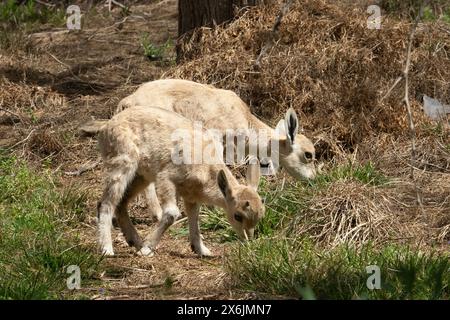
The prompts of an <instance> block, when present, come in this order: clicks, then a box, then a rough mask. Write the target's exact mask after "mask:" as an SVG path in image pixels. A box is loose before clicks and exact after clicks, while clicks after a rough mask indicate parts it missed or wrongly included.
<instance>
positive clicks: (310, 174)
mask: <svg viewBox="0 0 450 320" xmlns="http://www.w3.org/2000/svg"><path fill="white" fill-rule="evenodd" d="M298 128H299V123H298V118H297V114H296V113H295V111H294V109H292V108H290V109H289V110H288V111H287V112H286V116H285V118H284V119H283V120H280V122H278V125H277V127H276V128H275V132H276V134H278V137H279V155H280V159H279V161H280V164H281V166H283V167H284V168H285V169H286V171H287V172H288V173H289V174H290V175H291V176H293V177H294V178H296V179H314V178H315V176H316V167H315V163H314V162H315V158H316V154H315V149H314V145H313V143H312V142H311V140H309V139H308V138H307V137H305V136H304V135H302V134H299V133H298Z"/></svg>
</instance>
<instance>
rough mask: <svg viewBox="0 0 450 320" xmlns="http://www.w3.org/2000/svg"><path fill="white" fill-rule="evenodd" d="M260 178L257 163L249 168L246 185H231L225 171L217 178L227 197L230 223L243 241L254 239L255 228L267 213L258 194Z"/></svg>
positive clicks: (226, 209) (227, 211) (221, 189)
mask: <svg viewBox="0 0 450 320" xmlns="http://www.w3.org/2000/svg"><path fill="white" fill-rule="evenodd" d="M259 178H260V171H259V162H257V161H255V162H253V163H252V164H250V165H249V166H248V169H247V175H246V180H247V184H246V185H239V184H237V185H231V184H230V180H229V178H228V177H227V175H226V173H225V171H224V170H220V171H219V174H218V176H217V183H218V185H219V188H220V191H221V192H222V194H223V196H224V197H225V202H226V208H225V211H226V214H227V218H228V221H229V222H230V224H231V226H232V227H233V229H234V230H235V232H236V233H237V234H238V236H239V237H240V238H241V239H245V240H248V239H251V238H253V235H254V232H255V226H256V224H257V223H258V221H259V220H260V219H261V218H262V217H263V216H264V213H265V207H264V204H263V202H262V200H261V198H260V196H259V195H258V193H257V189H258V184H259Z"/></svg>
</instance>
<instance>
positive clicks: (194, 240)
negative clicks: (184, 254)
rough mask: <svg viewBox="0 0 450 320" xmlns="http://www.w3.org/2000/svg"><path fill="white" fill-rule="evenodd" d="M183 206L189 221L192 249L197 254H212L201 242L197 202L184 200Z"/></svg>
mask: <svg viewBox="0 0 450 320" xmlns="http://www.w3.org/2000/svg"><path fill="white" fill-rule="evenodd" d="M184 206H185V209H186V215H187V217H188V221H189V240H190V242H191V249H192V251H194V252H195V253H196V254H198V255H199V256H205V257H209V256H212V255H213V254H212V253H211V251H209V249H208V248H207V247H206V246H205V245H204V244H203V241H202V237H201V234H200V227H199V224H198V218H199V213H200V206H199V205H198V204H197V203H190V202H187V201H184Z"/></svg>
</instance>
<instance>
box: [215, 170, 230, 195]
mask: <svg viewBox="0 0 450 320" xmlns="http://www.w3.org/2000/svg"><path fill="white" fill-rule="evenodd" d="M217 184H218V185H219V189H220V192H222V194H223V196H224V197H225V198H228V196H230V195H231V190H230V185H229V184H228V179H227V175H226V174H225V171H223V170H220V171H219V174H218V175H217Z"/></svg>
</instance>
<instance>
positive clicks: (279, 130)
mask: <svg viewBox="0 0 450 320" xmlns="http://www.w3.org/2000/svg"><path fill="white" fill-rule="evenodd" d="M275 133H276V134H278V135H279V136H285V135H286V128H285V126H284V119H283V120H280V121H278V124H277V126H276V127H275Z"/></svg>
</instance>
